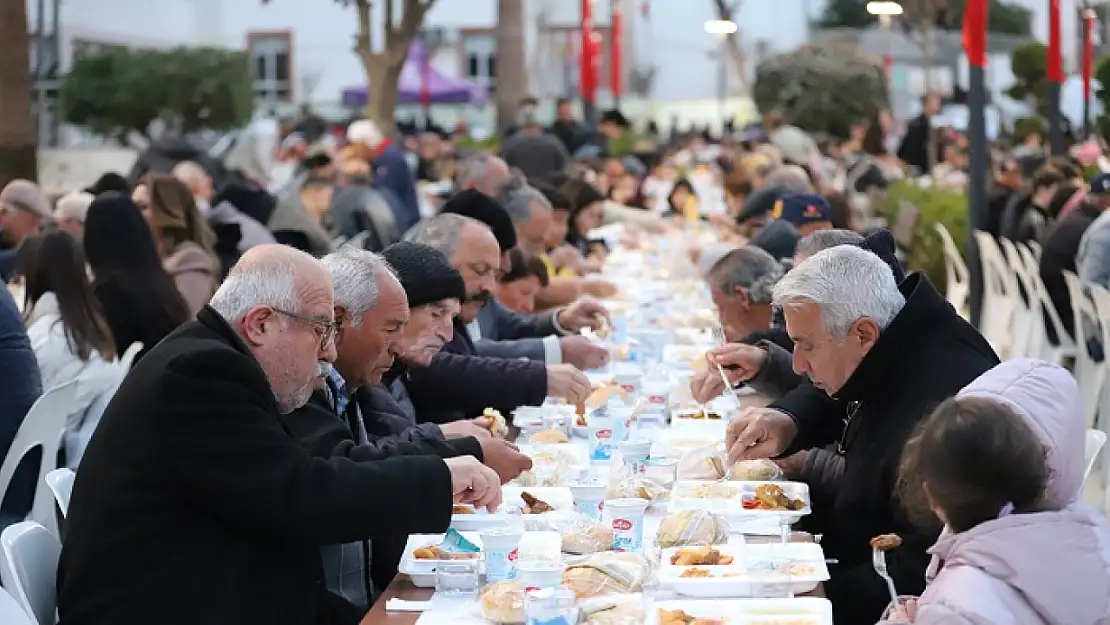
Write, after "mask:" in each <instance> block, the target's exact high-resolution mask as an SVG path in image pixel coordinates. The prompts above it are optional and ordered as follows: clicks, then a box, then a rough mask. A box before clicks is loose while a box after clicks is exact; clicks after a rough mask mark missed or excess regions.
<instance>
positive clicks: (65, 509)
mask: <svg viewBox="0 0 1110 625" xmlns="http://www.w3.org/2000/svg"><path fill="white" fill-rule="evenodd" d="M76 478H77V474H76V473H74V472H73V470H72V469H67V468H65V467H62V468H60V469H54V470H53V471H51V472H50V473H47V474H46V485H47V486H49V487H50V492H52V493H54V501H56V502H57V503H58V509H59V510H61V511H62V518H63V519H64V518H65V517H66V515H68V514H69V496H70V495H71V494H72V493H73V480H75V479H76Z"/></svg>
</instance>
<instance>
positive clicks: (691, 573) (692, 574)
mask: <svg viewBox="0 0 1110 625" xmlns="http://www.w3.org/2000/svg"><path fill="white" fill-rule="evenodd" d="M679 577H685V578H687V579H689V578H698V579H701V578H706V577H713V576H712V575H710V574H709V571H707V570H705V569H686V570H685V571H683V572H682V575H679Z"/></svg>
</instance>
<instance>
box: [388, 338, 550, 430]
mask: <svg viewBox="0 0 1110 625" xmlns="http://www.w3.org/2000/svg"><path fill="white" fill-rule="evenodd" d="M475 353H476V352H475V349H474V341H472V340H470V334H469V333H467V330H466V326H464V325H463V324H462V322H460V321H459V320H458V319H456V320H455V336H454V337H452V338H451V342H450V343H448V344H447V345H445V346H444V348H443V351H442V352H440V353H439V354H438V355H436V357H435V358H434V359H432V364H431V365H430V366H428V367H425V368H422V369H413V370H411V371H410V372H409V376H408V378H405V386H406V387H407V388H408V391H409V396H410V397H412V402H413V405H414V406H415V407H416V417H417V420H419V421H420V422H421V423H450V422H452V421H458V420H460V419H467V418H473V417H478V416H480V415H481V414H482V411H483V410H485V409H486V408H495V409H497V410H500V411H501V412H502V413H503V414H504V415H505V416H506V418H507V417H508V415H509V412H511V411H513V410H515V409H516V408H518V407H520V406H538V405H540V404H542V403H543V400H544V398H545V397H546V396H547V366H546V365H544V364H543V363H542V362H535V361H529V360H515V359H514V360H510V359H506V358H486V357H482V356H475V355H474V354H475Z"/></svg>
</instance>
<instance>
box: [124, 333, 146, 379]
mask: <svg viewBox="0 0 1110 625" xmlns="http://www.w3.org/2000/svg"><path fill="white" fill-rule="evenodd" d="M141 351H143V344H142V343H141V342H140V341H135V342H134V343H132V344H130V345H128V346H127V349H126V350H124V352H123V355H122V356H120V358H119V363H118V365H119V368H120V370H122V371H123V375H127V372H128V371H130V370H131V363H132V362H134V361H135V356H138V355H139V352H141ZM121 377H122V376H121Z"/></svg>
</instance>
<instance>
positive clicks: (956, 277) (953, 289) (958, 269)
mask: <svg viewBox="0 0 1110 625" xmlns="http://www.w3.org/2000/svg"><path fill="white" fill-rule="evenodd" d="M934 227H935V228H936V230H937V235H939V236H940V242H941V245H942V246H943V247H944V273H945V282H946V284H947V286H946V288H945V298H946V299H947V300H948V303H950V304H952V306H953V307H954V308H955V309H956V312H958V313H960V315H962V316H964V317H967V316H968V296H969V295H970V294H971V272H969V271H968V269H967V263H965V262H964V257H963V256H961V255H960V248H959V247H957V246H956V242H955V241H953V240H952V235H951V233H949V232H948V228H945V227H944V224H942V223H940V222H937V223H936V224H934Z"/></svg>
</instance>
